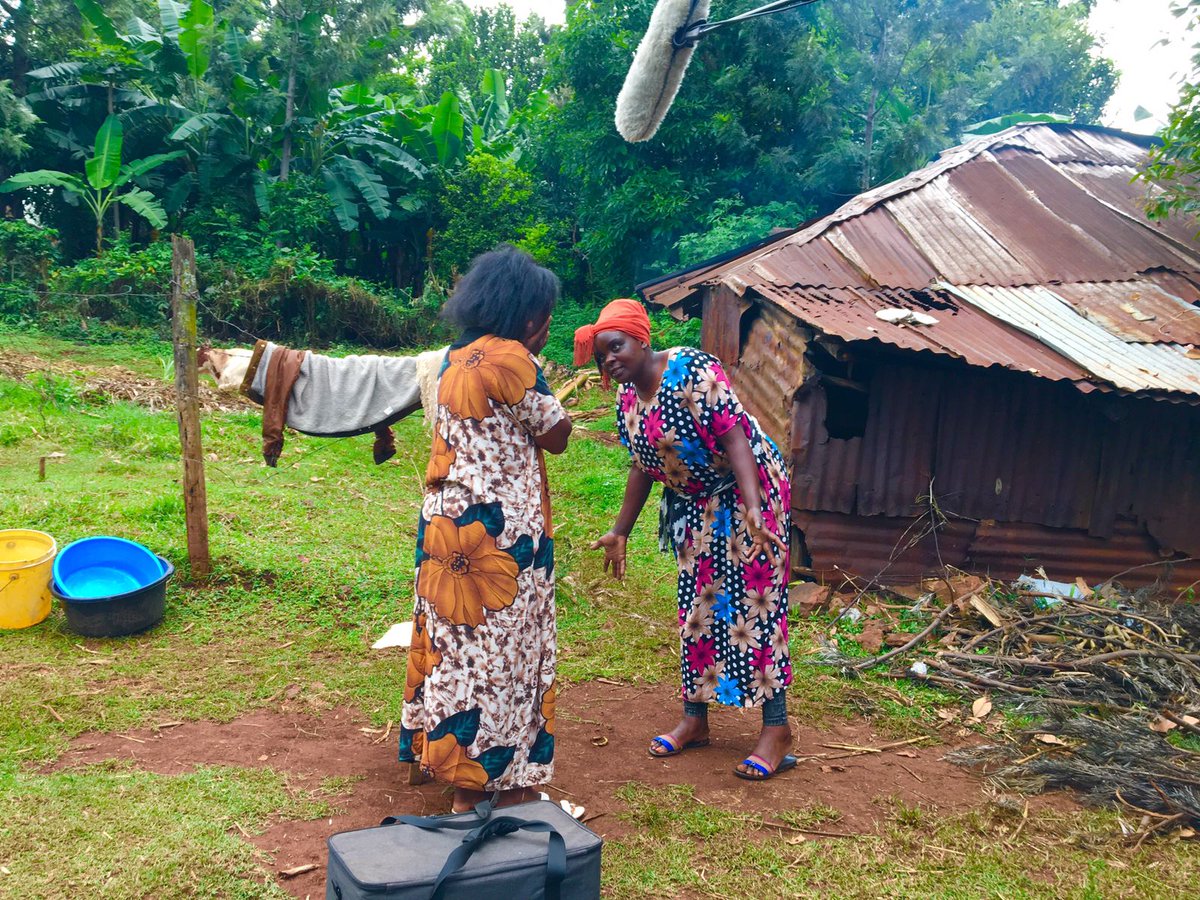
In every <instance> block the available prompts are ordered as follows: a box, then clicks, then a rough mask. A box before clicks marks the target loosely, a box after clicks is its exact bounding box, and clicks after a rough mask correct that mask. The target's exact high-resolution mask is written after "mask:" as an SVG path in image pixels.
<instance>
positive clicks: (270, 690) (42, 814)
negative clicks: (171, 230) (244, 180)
mask: <svg viewBox="0 0 1200 900" xmlns="http://www.w3.org/2000/svg"><path fill="white" fill-rule="evenodd" d="M5 350H19V351H20V352H22V353H31V354H36V355H38V356H40V357H42V358H44V359H46V360H54V361H56V363H61V362H62V361H63V360H74V361H75V364H77V365H78V366H79V367H80V369H81V370H82V369H86V368H95V367H100V366H110V365H123V366H128V367H130V368H132V369H134V370H136V371H138V372H139V373H141V374H142V375H150V376H157V377H162V376H164V375H165V374H166V372H167V369H166V366H165V364H164V360H166V359H169V357H170V354H169V348H168V347H167V346H166V345H163V346H162V347H161V348H158V349H156V348H154V347H152V346H143V347H139V348H135V349H133V350H130V349H126V348H119V347H86V348H85V347H78V346H74V345H66V344H62V343H60V342H56V341H52V340H50V339H47V338H41V337H35V336H29V335H24V334H12V333H8V334H5V333H0V353H2V352H4V351H5ZM81 380H82V376H76V375H73V374H71V373H70V372H67V373H65V374H64V373H62V372H60V373H59V374H56V375H53V376H40V377H34V378H32V379H22V380H16V379H8V378H0V527H4V528H21V527H24V528H36V529H39V530H42V531H46V532H49V533H51V534H53V535H54V536H55V538H56V539H57V540H58V542H59V545H60V546H62V545H65V544H66V543H68V542H70V541H72V540H74V539H76V538H79V537H83V536H86V535H92V534H118V535H121V536H125V537H129V538H133V539H135V540H139V541H141V542H143V543H145V544H147V545H149V546H150V547H152V548H154V549H155V550H156V551H157V552H158V553H160V554H162V555H163V556H166V557H168V558H170V559H171V560H172V561H174V562H175V564H176V566H177V568H178V573H177V576H176V578H175V579H174V581H173V582H172V583H171V586H170V589H169V593H168V606H167V615H166V618H165V619H164V621H163V622H162V623H161V624H160V625H159V626H158V627H157V628H155V629H154V630H152V631H151V632H149V633H147V634H145V635H140V636H134V637H130V638H126V639H115V640H84V639H81V638H79V637H77V636H75V635H73V634H72V633H71V632H69V631H68V630H67V629H66V625H65V621H64V619H63V616H62V613H61V611H60V610H58V609H57V608H56V609H55V610H54V612H53V613H52V614H51V617H50V619H49V620H48V621H47V622H45V623H43V624H41V625H39V626H37V627H34V628H29V629H25V630H22V631H15V632H2V633H0V672H2V673H3V678H2V679H0V897H2V896H12V897H48V898H51V897H62V898H68V897H71V898H73V897H81V896H103V897H143V896H150V897H173V896H187V897H272V896H283V892H282V890H281V889H280V888H279V887H277V886H276V884H275V883H274V881H273V880H272V879H271V878H270V877H269V875H268V874H267V869H266V868H265V861H264V859H263V858H262V855H261V853H259V851H257V850H256V849H255V848H254V847H253V846H252V845H251V844H250V843H249V842H248V841H247V840H245V838H244V836H245V835H247V834H254V833H258V832H261V831H262V830H263V829H264V828H266V827H267V826H268V825H269V824H270V823H271V822H274V821H278V820H280V819H285V818H286V819H313V818H317V817H320V816H322V815H324V814H325V813H326V812H327V811H328V810H329V809H330V808H331V807H332V806H336V804H337V802H338V795H339V793H340V792H341V791H343V790H345V787H346V786H345V785H344V784H339V783H334V782H331V783H328V784H322V785H318V786H315V787H313V786H309V787H306V788H298V787H296V786H295V785H293V784H290V783H289V779H288V778H287V773H285V772H279V771H275V770H273V769H271V768H268V767H263V768H230V767H225V768H221V767H202V768H197V769H195V770H192V771H189V772H186V773H183V774H179V775H157V774H152V773H148V772H144V771H139V770H137V769H136V768H133V767H130V766H128V765H124V764H116V763H105V764H97V765H90V766H86V767H82V768H71V769H65V770H53V769H51V768H50V766H51V765H52V764H53V763H54V761H55V760H56V759H58V758H59V757H60V756H61V755H62V754H63V752H64V750H65V749H66V748H67V747H68V745H69V744H70V742H71V741H72V740H73V739H74V738H75V737H77V736H78V735H79V734H81V733H83V732H85V731H92V730H101V731H112V732H118V731H122V730H126V729H130V728H137V727H149V726H152V725H154V724H155V723H156V722H162V721H165V720H168V719H169V720H182V721H191V720H216V721H229V720H232V719H234V718H236V717H238V716H239V715H241V714H243V713H245V712H246V711H248V710H252V709H255V708H258V707H262V706H264V705H266V704H267V703H268V701H269V700H270V699H271V698H273V697H275V696H277V695H278V693H279V691H280V690H281V689H283V688H284V687H285V686H288V685H298V686H299V692H300V698H301V699H303V700H304V701H305V702H307V704H308V705H309V707H310V708H311V709H312V710H313V711H315V712H318V713H319V712H320V711H321V710H324V709H329V708H332V707H334V706H349V707H353V708H355V709H356V710H358V711H360V712H361V713H362V714H363V715H364V716H365V717H367V718H369V719H370V720H371V721H372V722H373V723H375V724H377V725H382V724H383V723H386V722H389V721H395V720H398V718H399V713H400V705H401V693H402V687H403V677H404V674H403V671H402V670H400V669H398V668H397V667H396V665H395V660H394V658H391V659H388V660H384V659H383V658H381V657H380V655H379V654H377V653H375V652H373V651H371V650H370V644H371V642H372V641H373V640H374V639H375V638H376V637H378V636H379V635H380V634H381V633H382V632H383V631H384V630H385V629H386V628H387V627H388V626H389V625H391V624H392V623H393V622H397V621H401V620H402V619H404V618H405V616H406V615H407V614H408V613H409V612H410V610H411V600H412V563H411V560H412V558H413V541H414V533H415V521H416V511H417V506H418V503H419V499H420V495H421V481H422V475H423V472H424V466H425V457H426V454H427V452H428V451H427V437H426V434H425V432H424V428H423V423H422V420H421V418H420V417H419V416H418V417H414V418H410V419H408V420H405V421H403V422H401V423H400V424H399V425H398V426H397V427H396V439H397V446H398V448H399V453H398V454H397V456H396V457H395V458H394V459H393V460H391V461H390V462H388V463H386V464H384V465H382V466H375V465H373V463H372V461H371V437H370V436H369V435H368V436H364V437H360V438H351V439H344V440H318V439H313V438H306V437H303V436H300V435H296V434H289V435H288V436H287V440H286V443H285V446H284V452H283V456H282V458H281V460H280V465H279V468H277V469H269V468H265V467H264V466H263V464H262V459H261V456H260V454H259V446H260V435H259V430H260V427H261V419H260V417H259V416H258V415H257V414H255V413H253V412H227V413H213V414H207V415H206V416H205V417H204V422H203V431H204V450H205V454H206V458H207V459H206V469H207V477H208V485H207V488H208V504H209V514H210V523H211V525H210V527H211V546H212V552H213V556H214V571H213V574H212V576H211V577H210V578H209V579H208V580H206V581H204V582H203V583H198V582H196V581H194V580H193V579H192V578H191V575H190V573H189V572H188V570H187V565H186V557H187V554H186V547H185V534H184V519H183V504H182V499H181V492H180V486H179V479H180V475H181V465H180V461H179V443H178V435H177V430H176V425H175V419H174V415H173V414H172V413H169V412H160V413H151V412H148V411H146V410H145V409H142V408H139V407H137V406H133V405H129V404H123V403H122V404H102V403H99V402H97V401H94V400H93V401H85V400H84V399H81V396H80V393H79V390H78V387H79V383H80V382H81ZM600 402H605V401H604V400H603V398H601V397H599V396H598V395H591V396H589V397H587V398H585V399H584V400H583V401H582V403H583V404H584V405H594V404H597V403H600ZM610 425H611V417H606V418H604V419H600V420H598V421H597V422H595V423H592V425H591V427H595V428H604V427H606V426H610ZM578 435H579V439H576V440H575V441H574V442H573V443H572V446H571V448H570V449H569V451H568V452H567V453H566V454H565V455H563V456H562V457H554V458H552V459H551V460H550V462H549V465H550V479H551V484H552V489H553V496H554V503H555V509H556V515H557V533H556V536H555V537H556V541H555V543H556V550H557V573H558V585H559V595H558V600H559V630H560V658H561V663H560V675H561V676H562V677H563V678H565V679H567V680H570V681H575V682H582V681H587V680H590V679H596V678H605V679H611V680H617V681H621V682H643V683H656V682H660V683H670V682H671V681H672V680H673V678H674V673H675V669H676V666H677V658H676V653H677V649H676V648H677V640H678V639H677V636H676V634H675V631H674V628H673V624H672V623H673V622H674V618H675V613H674V591H673V585H674V568H673V566H672V564H671V562H670V561H669V560H668V559H667V558H665V557H664V556H662V555H660V554H659V553H658V552H657V549H656V541H655V538H654V534H653V530H654V529H653V527H652V525H653V520H654V516H653V515H652V512H653V511H652V510H648V511H647V513H646V514H645V515H644V520H643V523H642V524H641V525H640V526H639V528H638V529H637V530H636V531H635V533H634V536H633V538H632V540H631V565H630V573H629V576H628V578H627V580H626V582H625V583H624V584H615V583H612V582H610V581H607V580H606V579H605V578H604V577H602V573H601V570H600V559H599V554H596V553H592V552H590V551H587V549H586V548H587V545H588V543H589V542H590V541H591V540H592V539H594V538H595V537H596V536H597V535H599V534H600V533H602V532H603V531H604V530H606V529H607V527H608V525H609V523H610V522H611V520H612V517H613V516H614V515H615V513H616V510H617V508H618V506H619V504H620V500H621V493H622V489H623V485H624V471H625V468H626V454H625V451H624V450H623V449H622V448H620V447H619V446H612V445H610V444H606V443H603V442H601V441H598V440H591V439H587V438H586V432H580V433H578ZM52 452H61V453H64V454H65V456H64V457H63V458H62V459H58V460H55V461H52V462H51V463H50V464H49V466H48V476H47V478H46V480H45V481H44V482H42V481H39V480H38V458H39V457H40V456H44V455H47V454H49V453H52ZM824 628H827V623H826V622H824V621H821V620H817V621H806V622H798V623H796V625H795V626H794V630H793V639H794V642H795V643H794V645H793V653H794V654H795V655H796V656H798V657H799V656H801V655H803V654H804V653H805V652H807V651H808V650H809V649H811V645H812V641H813V636H814V635H815V634H816V633H817V632H818V631H820V630H822V629H824ZM798 668H803V667H798ZM790 702H791V711H792V713H793V714H794V715H797V716H800V717H801V718H802V719H804V720H806V721H809V722H819V721H834V722H836V721H842V720H845V719H849V718H852V717H857V716H863V715H868V716H870V717H871V718H872V720H873V722H874V724H875V725H876V727H878V728H882V729H884V730H886V731H888V732H891V733H895V734H897V735H908V734H921V733H925V732H927V731H930V730H931V729H932V727H933V725H934V724H936V722H937V717H936V710H937V708H938V707H939V706H942V705H946V704H947V703H957V702H959V701H957V700H950V699H949V697H948V695H943V694H939V693H936V692H932V691H927V690H923V689H919V688H915V687H910V686H907V685H903V684H901V685H893V684H891V683H886V682H882V681H880V682H877V681H874V680H872V679H865V680H862V681H860V682H853V683H852V682H847V681H843V680H839V679H832V678H824V679H821V678H817V677H814V676H812V675H810V674H809V673H808V672H806V671H803V672H801V673H800V674H799V677H798V679H797V684H796V686H795V689H794V690H793V691H792V693H791V696H790ZM616 790H617V797H618V799H619V800H620V801H621V802H622V804H623V806H624V809H625V813H624V814H623V815H624V822H625V824H626V825H627V826H629V831H628V836H626V837H623V838H620V839H619V840H614V841H610V842H609V844H608V845H607V846H606V849H605V887H606V893H607V894H608V895H610V896H614V897H625V896H647V897H663V896H723V897H790V896H801V895H803V896H845V897H858V896H862V897H867V896H871V897H879V896H889V897H893V896H894V897H901V896H903V897H908V896H912V897H927V896H944V897H985V896H986V897H1024V896H1030V897H1034V896H1036V897H1062V896H1068V897H1080V898H1083V897H1109V896H1147V895H1152V894H1153V895H1158V896H1164V897H1165V896H1181V897H1182V896H1193V895H1194V893H1195V885H1196V884H1197V883H1200V863H1198V861H1197V859H1196V854H1195V853H1194V852H1189V848H1188V847H1187V845H1185V844H1159V845H1146V846H1144V847H1142V848H1141V849H1138V850H1134V849H1133V848H1132V847H1130V846H1129V845H1127V844H1125V843H1122V842H1120V841H1119V840H1117V839H1115V838H1114V835H1118V834H1119V833H1120V831H1119V827H1118V825H1117V822H1116V817H1115V815H1114V814H1112V813H1106V812H1087V813H1081V812H1075V811H1072V812H1069V813H1067V812H1064V813H1062V814H1060V815H1048V816H1043V817H1039V818H1038V819H1037V820H1036V821H1034V820H1032V819H1031V820H1030V821H1029V822H1028V824H1026V825H1024V826H1021V827H1018V825H1019V823H1020V817H1019V815H1018V817H1017V819H1016V820H1013V819H1012V818H1011V817H1009V818H1006V817H1005V815H1004V814H1003V812H1002V811H998V810H996V809H992V808H991V807H983V806H981V808H980V810H978V811H976V812H973V813H971V814H965V815H960V816H953V817H947V816H937V815H934V814H933V813H931V812H929V811H927V810H923V809H920V808H911V807H903V806H902V805H900V806H898V805H896V804H889V803H888V801H887V799H886V797H885V798H882V799H881V800H880V803H881V806H880V815H879V821H878V824H877V826H876V828H875V829H874V830H873V831H871V832H870V833H867V834H864V836H862V837H861V838H859V839H855V840H848V841H836V840H834V841H820V840H812V839H806V838H805V837H804V836H803V835H801V834H800V833H798V832H790V831H788V830H787V829H786V828H784V829H778V828H775V829H772V828H764V827H763V823H762V820H761V818H756V817H754V816H749V815H746V814H744V813H743V812H741V811H739V810H738V809H737V808H736V805H731V806H730V807H729V808H721V807H718V806H713V805H711V804H700V803H697V802H696V801H695V799H694V798H693V797H692V794H691V793H690V791H691V788H690V787H689V786H687V785H679V786H676V787H673V788H670V789H666V790H663V789H653V788H649V787H646V786H645V785H642V784H640V783H639V782H638V781H637V780H636V778H631V780H630V781H629V782H628V783H626V784H625V785H623V786H620V787H618V788H617V789H616ZM779 818H780V820H781V821H783V822H784V824H785V825H786V824H787V823H788V822H790V823H791V824H793V825H798V826H800V827H816V828H821V827H830V828H834V829H835V830H836V827H837V811H836V810H832V809H827V808H823V807H820V806H812V807H806V808H802V809H795V810H785V811H781V812H780V815H779ZM822 823H824V824H822Z"/></svg>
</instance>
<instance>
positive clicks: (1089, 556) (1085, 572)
mask: <svg viewBox="0 0 1200 900" xmlns="http://www.w3.org/2000/svg"><path fill="white" fill-rule="evenodd" d="M792 521H793V523H794V524H795V525H796V527H797V528H799V529H800V530H801V531H803V532H804V536H805V540H806V543H807V546H808V548H809V550H810V552H811V551H812V548H813V547H814V546H816V547H818V548H819V550H818V551H817V552H815V553H813V557H814V558H813V571H814V573H815V575H816V576H817V577H818V578H820V579H821V580H822V581H825V582H828V583H833V584H837V583H840V582H842V581H843V580H846V579H847V576H853V578H855V579H858V582H857V583H859V584H861V583H863V582H864V581H866V580H868V579H869V580H872V581H874V583H876V584H883V585H888V584H906V583H912V582H914V581H917V580H918V579H920V578H922V577H923V576H925V575H928V574H930V573H931V572H935V571H937V570H938V569H939V568H940V567H941V566H943V565H949V566H955V567H957V568H961V569H965V570H967V571H973V572H978V573H980V574H984V575H990V576H992V577H994V578H1003V579H1011V578H1015V577H1016V576H1017V575H1020V574H1029V573H1032V572H1033V570H1034V569H1036V568H1037V567H1038V566H1041V567H1043V568H1044V569H1045V570H1046V574H1047V575H1049V576H1050V577H1051V578H1054V579H1056V580H1061V581H1071V580H1074V579H1075V578H1077V577H1082V578H1084V579H1085V580H1087V581H1088V582H1090V583H1093V584H1094V583H1097V582H1100V581H1103V580H1105V579H1108V578H1112V577H1114V576H1119V577H1118V580H1119V581H1121V582H1122V583H1123V584H1126V585H1130V586H1138V585H1145V584H1150V583H1151V582H1154V581H1156V580H1158V579H1159V578H1160V577H1161V578H1163V580H1164V581H1165V583H1166V584H1167V585H1168V586H1170V587H1173V588H1175V589H1182V588H1184V587H1186V586H1188V585H1190V584H1193V583H1194V582H1196V581H1197V580H1200V562H1195V561H1192V562H1179V563H1174V564H1170V565H1164V564H1163V562H1164V560H1163V558H1162V557H1161V556H1160V553H1159V550H1158V548H1157V547H1156V546H1155V543H1154V541H1153V540H1152V539H1151V538H1150V537H1149V536H1148V535H1147V534H1146V532H1145V530H1144V529H1143V528H1142V527H1141V526H1139V525H1138V524H1137V523H1136V522H1133V521H1130V520H1127V519H1122V520H1120V521H1119V522H1118V523H1117V528H1116V530H1115V531H1114V533H1113V535H1112V537H1109V538H1097V537H1092V536H1090V535H1088V534H1087V532H1084V531H1080V530H1078V529H1074V528H1047V527H1046V526H1043V525H1032V524H1028V523H1024V522H998V523H997V522H971V521H967V520H951V521H949V522H947V523H946V524H944V525H942V526H941V527H940V528H939V529H938V530H937V533H936V535H935V534H934V533H933V532H931V531H930V530H929V528H928V527H927V526H928V519H921V520H917V519H908V518H891V517H887V516H869V517H864V516H853V515H846V514H844V513H827V512H807V511H803V510H793V511H792ZM1134 567H1138V568H1134ZM1130 569H1132V571H1126V570H1130Z"/></svg>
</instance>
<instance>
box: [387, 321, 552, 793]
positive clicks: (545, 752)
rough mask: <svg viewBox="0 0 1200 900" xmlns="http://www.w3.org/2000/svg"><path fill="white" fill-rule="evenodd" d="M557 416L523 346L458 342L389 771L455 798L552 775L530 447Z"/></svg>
mask: <svg viewBox="0 0 1200 900" xmlns="http://www.w3.org/2000/svg"><path fill="white" fill-rule="evenodd" d="M565 415H566V412H565V411H564V410H563V408H562V405H561V404H560V403H559V402H558V401H557V400H556V399H555V398H554V394H553V393H552V392H551V391H550V388H549V386H548V385H547V384H546V380H545V378H544V377H543V376H542V372H541V369H540V367H539V366H538V364H537V360H536V359H535V358H534V357H533V356H532V355H531V354H530V353H529V352H528V351H527V350H526V349H525V348H524V347H523V346H522V345H521V344H520V343H518V342H516V341H510V340H505V339H503V338H499V337H495V336H494V335H467V336H465V337H464V339H463V340H461V341H460V342H459V343H458V344H455V345H453V346H452V347H451V348H450V351H449V353H448V354H447V357H446V364H445V366H444V367H443V369H442V373H441V376H440V378H439V381H438V406H437V413H436V417H435V421H434V436H433V449H432V453H431V455H430V459H429V467H428V470H427V471H426V476H425V500H424V503H423V505H422V507H421V515H420V517H419V520H418V523H417V552H416V564H417V575H416V601H415V605H414V609H413V619H414V625H415V627H414V630H413V643H412V648H411V650H410V651H409V654H408V676H407V683H406V685H405V689H404V710H403V713H402V715H401V720H400V724H401V729H400V761H401V762H418V761H419V762H420V763H421V766H422V768H423V769H424V770H425V771H426V772H427V773H428V774H431V775H432V776H433V777H435V778H436V779H438V780H439V781H443V782H447V783H449V784H453V785H455V786H457V787H463V788H470V789H474V790H489V791H490V790H500V789H510V788H518V787H528V786H531V785H536V784H542V783H545V782H547V781H549V780H550V778H551V775H552V774H553V758H554V698H555V681H554V678H555V655H556V644H555V611H554V542H553V532H552V528H551V523H550V504H549V495H548V493H547V489H546V472H545V465H544V462H543V459H542V453H541V451H540V450H539V449H538V448H537V446H536V445H535V444H534V438H535V437H537V436H539V435H542V434H545V433H546V432H547V431H549V430H550V429H551V428H553V427H554V426H555V425H556V424H557V423H558V422H559V420H561V419H562V418H563V417H564V416H565Z"/></svg>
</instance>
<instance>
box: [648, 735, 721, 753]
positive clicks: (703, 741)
mask: <svg viewBox="0 0 1200 900" xmlns="http://www.w3.org/2000/svg"><path fill="white" fill-rule="evenodd" d="M650 744H651V746H650V747H648V748H646V752H647V753H649V754H650V755H651V756H653V757H654V758H655V759H665V758H666V757H668V756H678V755H679V754H680V753H682V752H683V751H684V750H695V749H696V748H697V747H707V746H708V744H709V739H708V738H699V739H698V740H694V741H688V742H687V743H686V744H684V745H683V746H682V747H680V746H678V745H677V744H676V743H675V740H674V739H673V738H672V737H671V736H670V735H669V734H660V735H659V736H658V737H655V738H651V739H650ZM654 744H658V746H660V747H664V748H666V750H665V752H663V753H656V752H655V751H654V750H653V745H654Z"/></svg>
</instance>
